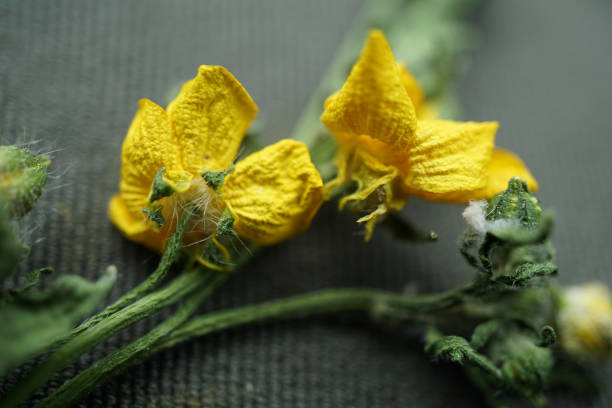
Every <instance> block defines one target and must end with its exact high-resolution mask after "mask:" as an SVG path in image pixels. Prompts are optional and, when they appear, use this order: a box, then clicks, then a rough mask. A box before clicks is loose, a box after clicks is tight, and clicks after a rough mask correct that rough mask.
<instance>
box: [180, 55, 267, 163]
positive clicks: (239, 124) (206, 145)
mask: <svg viewBox="0 0 612 408" xmlns="http://www.w3.org/2000/svg"><path fill="white" fill-rule="evenodd" d="M168 114H169V115H170V118H171V119H172V125H173V128H174V131H175V133H176V135H177V137H178V142H179V144H180V146H181V149H182V156H183V157H182V159H183V165H184V167H185V169H186V170H188V171H189V172H191V173H193V174H197V173H199V172H201V171H202V170H210V171H220V170H225V169H227V168H228V167H229V166H230V165H231V163H232V161H233V160H234V158H235V157H236V153H237V152H238V148H239V147H240V143H241V142H242V138H243V136H244V133H245V132H246V130H247V128H248V127H249V125H250V124H251V122H252V121H253V119H254V118H255V115H256V114H257V105H255V103H254V102H253V100H252V99H251V97H250V96H249V94H248V93H247V91H246V90H245V89H244V88H243V87H242V85H241V84H240V82H238V81H237V80H236V78H234V76H233V75H232V74H231V73H230V72H229V71H228V70H226V69H225V68H224V67H221V66H210V65H202V66H200V68H199V70H198V75H197V76H196V77H195V78H194V79H192V80H191V81H189V82H187V83H186V84H185V85H183V88H182V89H181V92H180V93H179V94H178V96H177V97H176V99H175V100H174V101H172V103H170V105H169V106H168Z"/></svg>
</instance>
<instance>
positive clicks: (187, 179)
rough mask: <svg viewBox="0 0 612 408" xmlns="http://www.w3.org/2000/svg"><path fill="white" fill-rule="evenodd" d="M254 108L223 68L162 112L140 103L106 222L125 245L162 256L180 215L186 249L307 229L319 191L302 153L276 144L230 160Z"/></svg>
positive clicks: (202, 76) (207, 73) (287, 143)
mask: <svg viewBox="0 0 612 408" xmlns="http://www.w3.org/2000/svg"><path fill="white" fill-rule="evenodd" d="M256 113H257V106H256V105H255V103H254V102H253V101H252V99H251V97H250V96H249V94H248V93H247V92H246V90H245V89H244V88H243V87H242V85H241V84H240V83H239V82H238V81H237V80H236V79H235V78H234V76H233V75H232V74H231V73H230V72H228V71H227V70H226V69H225V68H223V67H221V66H201V67H200V68H199V71H198V75H197V76H196V77H195V78H194V79H192V80H191V81H189V82H187V83H186V84H185V85H184V86H183V88H182V90H181V91H180V93H179V95H178V96H177V98H176V99H175V100H174V101H173V102H171V103H170V105H169V106H168V108H167V109H166V110H164V109H163V108H161V107H160V106H158V105H156V104H155V103H153V102H151V101H149V100H147V99H142V100H141V101H140V103H139V109H138V112H137V113H136V116H135V117H134V120H133V122H132V125H131V127H130V129H129V131H128V133H127V136H126V138H125V141H124V143H123V150H122V154H121V158H122V167H121V183H120V188H119V190H120V192H119V194H118V195H116V196H114V197H113V198H112V200H111V203H110V210H109V213H110V218H111V220H112V221H113V222H114V223H115V225H116V226H117V227H118V228H119V229H120V230H121V231H122V232H123V234H124V235H125V236H127V237H128V238H129V239H131V240H133V241H136V242H139V243H142V244H145V245H147V246H148V247H150V248H152V249H155V250H158V251H161V250H162V249H163V248H164V245H165V242H166V239H167V238H168V236H169V235H170V234H171V233H172V231H173V229H174V228H175V225H176V222H165V220H176V218H177V215H178V214H179V213H180V212H181V211H183V210H184V209H185V208H189V211H191V212H192V213H193V214H194V221H193V222H192V225H190V226H189V228H188V230H187V233H186V234H185V237H184V241H186V242H187V243H190V244H197V243H199V242H203V241H205V240H207V239H208V238H212V239H213V240H214V239H215V236H216V235H217V233H218V232H219V228H223V232H227V229H228V227H229V228H233V231H234V232H235V233H236V234H238V236H240V237H242V238H245V239H247V240H249V241H252V242H254V243H256V244H260V245H269V244H274V243H277V242H279V241H282V240H284V239H287V238H289V237H291V236H293V235H295V234H298V233H300V232H302V231H304V230H306V229H307V228H308V227H309V225H310V222H311V220H312V218H313V216H314V214H315V213H316V211H317V209H318V208H319V206H320V205H321V202H322V199H323V183H322V181H321V177H320V176H319V174H318V172H317V171H316V169H315V167H314V166H313V164H312V163H311V161H310V156H309V153H308V149H307V148H306V146H305V145H304V144H302V143H300V142H296V141H293V140H282V141H280V142H278V143H276V144H274V145H271V146H268V147H266V148H264V149H263V150H261V151H259V152H256V153H253V154H251V155H249V156H248V157H246V158H245V159H244V160H242V161H239V162H238V163H237V164H236V165H235V167H234V165H233V161H234V159H235V158H236V154H237V152H238V149H239V147H240V145H241V142H242V139H243V136H244V133H245V131H246V130H247V128H248V127H249V125H250V123H251V121H252V120H253V118H254V117H255V115H256Z"/></svg>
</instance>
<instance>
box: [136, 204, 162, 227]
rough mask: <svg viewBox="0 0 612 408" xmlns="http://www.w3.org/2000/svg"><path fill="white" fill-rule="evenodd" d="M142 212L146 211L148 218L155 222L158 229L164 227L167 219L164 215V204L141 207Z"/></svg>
mask: <svg viewBox="0 0 612 408" xmlns="http://www.w3.org/2000/svg"><path fill="white" fill-rule="evenodd" d="M141 210H142V212H143V213H145V215H146V216H147V218H148V219H149V220H150V221H151V222H152V223H153V225H154V226H155V228H157V229H158V230H160V229H162V227H163V226H164V224H165V223H166V219H165V218H164V216H163V215H162V206H161V205H158V206H154V207H152V208H141Z"/></svg>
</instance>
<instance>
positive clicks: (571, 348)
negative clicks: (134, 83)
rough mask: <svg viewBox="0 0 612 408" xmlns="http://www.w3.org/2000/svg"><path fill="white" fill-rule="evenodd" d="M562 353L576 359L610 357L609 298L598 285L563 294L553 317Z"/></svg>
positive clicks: (611, 298) (611, 315) (611, 304)
mask: <svg viewBox="0 0 612 408" xmlns="http://www.w3.org/2000/svg"><path fill="white" fill-rule="evenodd" d="M557 326H558V331H559V340H560V343H561V346H562V347H563V349H564V350H565V351H566V352H567V353H568V354H570V355H572V356H574V357H578V358H600V357H604V358H610V357H611V356H612V295H611V294H610V291H609V290H608V288H607V287H606V286H604V285H602V284H601V283H595V282H592V283H587V284H583V285H580V286H573V287H570V288H567V289H565V290H564V291H563V293H562V296H561V305H560V308H559V314H558V315H557Z"/></svg>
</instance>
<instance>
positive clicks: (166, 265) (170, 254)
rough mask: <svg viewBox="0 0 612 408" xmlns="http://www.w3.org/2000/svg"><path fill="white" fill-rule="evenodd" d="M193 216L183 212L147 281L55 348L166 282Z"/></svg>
mask: <svg viewBox="0 0 612 408" xmlns="http://www.w3.org/2000/svg"><path fill="white" fill-rule="evenodd" d="M191 216H192V213H191V211H189V209H186V210H185V211H183V214H182V215H181V217H180V218H179V221H178V224H177V226H176V230H175V231H174V233H173V234H172V236H171V237H170V239H168V244H167V246H166V250H165V251H164V254H163V255H162V258H161V260H160V261H159V265H158V266H157V268H156V269H155V270H154V271H153V273H151V274H150V275H149V276H148V277H147V279H146V280H144V281H143V282H141V283H140V284H139V285H138V286H136V287H135V288H134V289H132V290H130V291H129V292H127V293H126V294H125V295H123V296H122V297H120V298H119V299H118V300H117V301H116V302H115V303H113V304H112V305H110V306H107V307H106V308H105V309H104V310H102V311H101V312H100V313H98V314H97V315H95V316H92V317H90V318H89V319H87V320H86V321H84V322H83V323H82V324H80V325H79V326H77V327H75V328H74V329H72V331H71V332H70V335H69V336H68V337H67V338H66V339H64V340H61V341H59V342H58V343H56V344H55V346H59V345H61V344H64V343H66V342H67V341H68V340H69V339H70V338H73V337H75V336H76V335H78V334H79V333H81V332H83V331H85V330H87V329H88V328H90V327H92V326H94V325H96V324H98V323H99V322H100V321H102V320H104V319H105V318H107V317H108V316H110V315H112V314H114V313H116V312H117V311H119V310H120V309H121V308H123V307H124V306H126V305H129V304H130V303H132V302H134V301H136V300H138V299H140V298H141V297H143V296H144V295H146V294H148V293H150V292H151V291H152V290H153V289H155V288H156V287H157V286H158V285H159V284H160V283H161V281H162V280H164V278H165V277H166V274H167V273H168V270H169V269H170V267H171V266H172V264H173V263H174V261H175V259H176V256H177V254H178V250H179V248H180V247H181V242H182V240H183V234H184V233H185V229H186V228H187V225H188V224H189V220H191Z"/></svg>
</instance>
